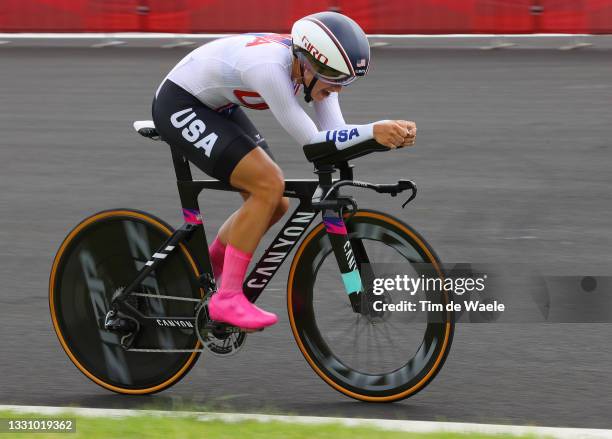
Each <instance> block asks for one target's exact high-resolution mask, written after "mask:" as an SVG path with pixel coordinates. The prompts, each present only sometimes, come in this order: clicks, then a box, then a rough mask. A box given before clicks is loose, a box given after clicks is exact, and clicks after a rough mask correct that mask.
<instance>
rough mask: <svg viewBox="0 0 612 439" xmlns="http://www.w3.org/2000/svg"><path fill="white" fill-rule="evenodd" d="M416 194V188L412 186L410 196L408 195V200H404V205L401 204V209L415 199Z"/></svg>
mask: <svg viewBox="0 0 612 439" xmlns="http://www.w3.org/2000/svg"><path fill="white" fill-rule="evenodd" d="M416 194H417V189H416V186H413V187H412V195H410V198H408V199H407V200H406V202H405V203H404V204H402V209H404V208H406V205H407V204H408V203H410V202H411V201H412V200H414V199H415V198H416Z"/></svg>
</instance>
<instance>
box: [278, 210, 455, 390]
mask: <svg viewBox="0 0 612 439" xmlns="http://www.w3.org/2000/svg"><path fill="white" fill-rule="evenodd" d="M345 221H346V227H347V231H348V234H349V238H350V240H351V242H352V243H353V248H355V247H356V246H355V243H356V241H357V242H361V243H362V244H363V247H364V248H365V249H366V253H367V255H368V257H369V256H371V255H373V254H375V253H376V254H379V253H380V254H384V255H390V256H391V257H392V258H391V259H392V260H393V262H394V263H397V262H398V261H399V262H401V263H402V264H406V265H405V266H406V267H412V266H413V265H412V263H419V262H422V263H427V264H431V265H429V266H430V267H433V268H434V269H435V272H434V275H435V276H437V277H439V278H440V279H443V273H442V269H441V267H440V263H439V260H438V257H437V256H436V254H435V253H434V251H433V249H432V248H431V247H430V246H429V245H428V244H427V242H426V241H425V240H424V239H423V238H422V237H421V236H420V235H419V234H418V233H417V232H416V231H414V230H413V229H412V228H411V227H410V226H408V225H406V224H404V223H403V222H401V221H400V220H398V219H395V218H393V217H391V216H389V215H387V214H384V213H380V212H376V211H370V210H358V211H357V212H356V213H355V214H354V215H353V216H352V217H349V216H348V215H345ZM356 256H357V259H358V263H361V262H372V263H373V264H374V263H377V262H379V261H377V260H372V259H371V258H370V260H369V261H360V260H359V255H358V254H357V252H356ZM326 258H331V260H328V261H329V262H328V263H327V264H325V260H326ZM408 264H410V265H408ZM403 266H404V265H402V267H403ZM361 271H362V278H363V276H364V271H363V269H362V270H361ZM364 285H367V282H366V283H364ZM363 294H364V295H363V296H361V297H362V298H365V297H366V294H365V293H363ZM377 297H378V296H377ZM439 297H440V299H439V300H440V301H441V302H445V303H448V300H449V297H448V293H441V295H440V296H439ZM287 308H288V313H289V321H290V324H291V329H292V331H293V335H294V337H295V340H296V342H297V345H298V347H299V349H300V351H301V352H302V354H303V355H304V358H305V359H306V361H307V362H308V364H309V365H310V366H311V367H312V369H313V370H314V371H315V372H316V373H317V375H319V376H320V377H321V378H322V379H323V380H324V381H325V382H326V383H327V384H329V385H330V386H331V387H333V388H334V389H335V390H337V391H339V392H341V393H343V394H345V395H347V396H349V397H351V398H355V399H358V400H361V401H368V402H393V401H398V400H401V399H404V398H407V397H410V396H412V395H414V394H416V393H417V392H419V391H420V390H422V389H423V388H425V386H427V385H428V384H429V383H431V381H432V380H433V379H434V377H435V376H436V374H437V373H438V372H439V371H440V369H441V368H442V366H443V364H444V361H445V359H446V356H447V355H448V353H449V350H450V347H451V343H452V338H453V333H454V321H453V319H452V314H450V313H447V312H443V313H439V314H438V315H437V318H431V316H432V315H433V314H430V313H426V314H425V316H424V317H425V318H424V319H423V322H421V323H418V322H415V321H404V320H406V319H408V320H409V319H411V318H413V317H408V314H411V313H398V312H392V313H387V314H386V315H385V316H386V317H385V318H381V317H376V318H372V317H371V315H366V314H360V313H355V312H353V309H352V308H351V306H350V304H349V300H348V299H347V297H346V293H345V292H344V288H343V285H342V283H341V281H340V274H339V271H338V266H337V263H336V261H335V258H334V256H333V252H332V249H331V244H330V240H329V237H328V236H327V233H326V231H325V227H324V225H323V224H322V223H321V224H318V225H317V226H316V227H314V228H313V229H312V230H311V231H310V232H309V233H308V235H307V236H306V238H304V240H303V242H302V243H301V244H300V246H299V248H298V249H297V251H296V255H295V258H294V259H293V262H292V264H291V269H290V272H289V279H288V284H287ZM398 315H402V317H398ZM440 316H442V318H440ZM394 318H397V319H404V320H402V321H401V322H400V323H401V324H402V325H403V326H402V328H404V329H401V330H399V331H397V330H396V329H395V328H397V326H393V327H392V326H391V323H392V319H394ZM351 322H354V323H352V324H353V327H355V326H356V327H357V329H355V331H354V332H351V331H352V330H353V329H354V328H353V327H351V326H350V325H351ZM360 322H361V323H360ZM363 322H365V323H364V324H363V325H361V324H362V323H363ZM395 322H397V320H394V321H393V324H394V325H396V323H395ZM360 325H361V326H360ZM419 325H420V328H418V329H416V330H415V327H416V326H419ZM359 328H361V329H359ZM390 328H391V330H390ZM370 331H371V332H370ZM377 333H378V334H381V333H382V334H383V335H384V334H385V333H386V334H387V336H389V335H391V333H397V336H398V338H399V340H400V342H399V343H398V344H397V345H396V344H395V343H393V340H390V342H391V343H387V344H389V346H386V345H384V344H381V343H378V344H377V343H376V340H375V343H374V345H373V346H372V345H371V344H369V343H370V339H371V338H373V337H374V336H375V335H376V334H377ZM351 334H355V337H354V338H355V340H354V344H353V345H348V346H347V345H346V344H347V342H348V341H350V340H351ZM367 337H370V338H367ZM387 347H388V349H387V350H388V352H382V351H383V350H384V349H385V348H387ZM413 348H414V350H413ZM363 351H366V354H365V356H362V357H360V355H361V352H363ZM364 358H365V367H364V365H363V363H364V361H363V359H364Z"/></svg>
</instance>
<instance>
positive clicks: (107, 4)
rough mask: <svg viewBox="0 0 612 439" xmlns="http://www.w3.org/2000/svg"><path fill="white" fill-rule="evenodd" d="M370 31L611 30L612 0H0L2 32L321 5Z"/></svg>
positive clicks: (143, 25) (214, 29)
mask: <svg viewBox="0 0 612 439" xmlns="http://www.w3.org/2000/svg"><path fill="white" fill-rule="evenodd" d="M328 9H333V10H339V11H341V12H344V13H346V14H347V15H349V16H351V17H353V18H354V19H355V20H357V22H359V23H360V24H361V25H362V27H363V28H364V29H365V30H366V32H367V33H374V34H376V33H384V34H404V33H424V34H441V33H533V32H547V33H551V32H563V33H612V0H462V1H459V0H311V1H309V2H308V3H302V2H296V1H288V0H284V1H283V0H238V1H226V0H0V32H121V31H124V32H180V33H223V32H247V31H272V32H287V31H288V30H289V29H290V27H291V23H293V21H295V20H296V19H297V18H299V17H301V16H304V15H307V14H309V13H312V12H316V11H322V10H328Z"/></svg>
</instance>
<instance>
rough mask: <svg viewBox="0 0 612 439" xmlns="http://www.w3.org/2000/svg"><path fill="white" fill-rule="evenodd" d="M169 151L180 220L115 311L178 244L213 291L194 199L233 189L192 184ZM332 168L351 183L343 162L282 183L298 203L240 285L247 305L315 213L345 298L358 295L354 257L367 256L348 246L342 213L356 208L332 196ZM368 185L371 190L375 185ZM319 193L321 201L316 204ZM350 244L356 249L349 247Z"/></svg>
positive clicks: (186, 167)
mask: <svg viewBox="0 0 612 439" xmlns="http://www.w3.org/2000/svg"><path fill="white" fill-rule="evenodd" d="M170 149H171V152H172V161H173V164H174V170H175V172H176V177H177V185H178V192H179V196H180V200H181V206H182V211H183V218H184V220H185V222H184V224H183V225H182V226H181V227H180V228H178V229H177V230H176V231H175V232H174V233H173V234H172V236H171V237H170V238H168V240H167V241H166V242H165V243H164V244H163V245H162V246H160V248H159V249H157V250H156V251H155V253H154V254H153V255H152V256H151V258H150V260H149V261H147V263H146V264H145V266H144V267H143V268H142V269H141V270H140V272H139V273H138V274H137V276H136V278H135V279H134V280H133V281H132V283H131V284H130V285H128V286H127V287H126V288H125V289H123V290H122V291H121V292H120V293H118V294H117V295H116V296H115V297H114V298H113V300H112V304H111V307H112V308H113V309H117V307H118V304H119V303H121V302H124V301H125V300H126V299H127V298H128V297H129V295H130V293H132V292H133V291H134V289H135V288H136V287H137V286H138V285H139V284H140V283H141V282H142V281H143V280H144V279H145V278H146V277H147V276H148V275H149V274H150V273H151V272H152V271H153V270H155V269H156V268H158V267H159V266H160V265H161V264H163V261H164V260H165V258H166V257H167V256H168V255H169V254H170V253H171V252H173V251H174V250H175V248H176V247H177V246H178V245H179V244H180V243H183V242H188V243H189V248H190V250H191V252H192V253H193V255H194V256H195V258H194V259H195V262H196V264H197V266H198V270H199V272H200V274H201V276H200V283H201V285H202V286H203V287H204V288H205V290H207V293H208V292H210V291H211V290H212V291H213V292H214V290H216V285H215V282H214V275H213V272H212V266H211V263H210V255H209V253H208V242H207V239H206V233H205V230H204V221H203V217H202V213H201V211H200V207H199V203H198V196H199V195H200V193H201V192H202V190H204V189H212V190H221V191H232V192H239V190H238V189H236V188H234V187H232V186H230V185H228V184H225V183H223V182H221V181H218V180H193V177H192V174H191V168H190V164H189V161H188V160H187V159H186V158H185V157H184V156H183V155H182V154H180V152H178V151H177V150H176V149H175V148H174V147H171V148H170ZM337 169H338V170H340V181H341V182H342V183H343V184H350V183H352V182H353V172H352V165H349V164H348V163H347V162H343V163H340V164H337V165H334V166H331V165H326V166H315V173H316V174H318V177H319V178H318V179H293V180H291V179H290V180H285V192H284V196H286V197H289V198H295V199H298V200H299V204H298V206H297V207H296V208H295V210H294V211H293V213H292V214H291V216H290V217H289V218H288V219H287V221H286V222H285V224H284V225H283V227H282V229H281V230H280V231H279V232H278V234H277V235H276V237H275V238H274V240H273V241H272V243H271V244H270V245H269V246H268V248H267V249H266V251H265V252H264V254H263V255H262V256H261V258H260V259H259V261H258V262H257V263H256V264H255V267H254V268H253V269H252V270H251V272H250V274H249V275H248V276H247V277H246V279H245V281H244V284H243V291H244V294H245V295H246V296H247V297H248V298H249V300H250V301H251V302H255V301H256V300H257V298H258V297H259V295H260V294H261V293H262V292H263V290H264V289H265V287H266V285H267V284H268V283H269V282H270V280H271V279H272V278H273V277H274V275H275V274H276V272H277V271H278V269H279V268H280V266H281V265H282V264H283V262H284V261H285V259H286V258H287V256H288V255H289V253H291V251H292V249H293V248H294V247H295V245H296V244H297V243H298V242H300V240H301V238H302V237H303V235H304V233H305V232H306V230H307V229H308V227H309V226H310V224H311V223H312V221H313V220H314V219H315V217H316V213H317V211H321V212H322V214H323V222H324V224H325V227H326V230H327V233H328V234H329V236H330V240H331V244H332V248H333V250H334V254H335V256H336V260H337V261H338V266H339V268H340V272H341V274H342V280H343V282H344V284H345V288H346V291H347V293H348V294H349V295H350V296H356V295H354V294H352V293H358V292H360V291H361V289H362V282H361V278H360V275H359V271H358V269H357V263H356V256H357V260H359V261H360V262H361V261H368V258H367V255H366V254H365V249H364V248H363V246H362V245H361V243H360V242H357V243H353V244H352V243H351V241H350V240H349V238H348V234H347V230H346V226H345V225H344V220H343V217H342V210H343V208H344V207H346V206H349V205H350V206H352V207H353V209H355V210H356V208H357V205H356V204H355V202H354V200H353V199H352V198H350V197H338V196H337V189H334V188H333V187H332V186H333V185H334V182H333V180H332V174H333V173H334V172H335V171H336V170H337ZM337 183H338V182H336V184H337ZM354 183H355V186H359V187H368V185H370V184H369V183H362V182H354ZM370 186H372V187H371V188H372V189H374V188H375V187H376V186H375V185H370ZM323 195H326V197H325V198H324V200H322V201H321V203H319V204H317V201H318V200H320V199H321V197H322V196H323ZM355 244H356V246H357V248H355V249H353V247H354V246H355ZM351 303H352V304H354V303H357V301H356V300H355V298H354V297H351ZM354 306H355V305H354Z"/></svg>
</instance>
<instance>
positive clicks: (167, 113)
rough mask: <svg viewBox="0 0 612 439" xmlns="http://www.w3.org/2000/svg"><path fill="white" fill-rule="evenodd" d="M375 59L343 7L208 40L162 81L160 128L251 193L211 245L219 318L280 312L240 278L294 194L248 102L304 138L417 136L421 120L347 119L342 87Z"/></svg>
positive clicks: (200, 162) (210, 170) (269, 320)
mask: <svg viewBox="0 0 612 439" xmlns="http://www.w3.org/2000/svg"><path fill="white" fill-rule="evenodd" d="M369 64H370V47H369V44H368V40H367V38H366V35H365V34H364V32H363V30H362V29H361V28H360V27H359V25H358V24H357V23H355V22H354V21H353V20H351V19H350V18H348V17H346V16H345V15H342V14H340V13H336V12H320V13H317V14H313V15H309V16H307V17H304V18H302V19H300V20H298V21H297V22H295V23H294V25H293V28H292V31H291V36H290V37H289V36H288V35H279V34H267V33H266V34H243V35H235V36H231V37H227V38H221V39H218V40H215V41H212V42H210V43H208V44H205V45H203V46H201V47H199V48H197V49H195V50H194V51H192V52H191V53H189V54H188V55H187V56H185V57H184V58H183V59H182V60H181V61H180V62H179V63H178V64H177V65H176V66H175V67H174V68H173V69H172V70H171V71H170V73H168V75H167V76H166V78H165V79H164V81H163V82H162V84H161V85H160V86H159V88H158V90H157V92H156V95H155V96H156V97H155V99H154V101H153V120H154V122H155V126H156V127H157V130H158V131H159V133H160V135H161V137H162V138H163V139H164V140H165V141H166V142H168V143H169V144H171V145H173V146H176V147H178V148H179V149H180V151H181V152H182V154H183V155H184V156H185V157H186V158H187V159H188V160H190V161H191V162H193V163H194V164H195V165H196V166H198V167H199V168H200V169H201V170H203V171H204V172H205V173H207V174H208V175H210V176H211V177H214V178H217V179H219V180H221V181H224V182H227V183H230V184H231V185H232V186H234V187H236V188H238V189H240V190H241V194H242V196H243V198H244V204H243V205H242V206H241V207H240V209H238V210H237V211H236V212H234V213H233V214H232V215H231V216H230V217H229V218H228V219H227V220H226V221H225V223H224V224H223V225H222V227H221V228H220V230H219V233H218V235H217V237H216V238H215V240H214V242H213V243H212V244H211V245H210V248H209V252H210V257H211V263H212V266H213V272H214V274H215V277H217V278H218V277H219V276H221V274H222V278H221V285H220V288H219V291H218V292H217V293H216V294H214V295H213V296H212V298H211V300H210V303H209V315H210V318H211V319H212V320H215V321H222V322H226V323H229V324H232V325H234V326H237V327H241V328H246V329H260V328H263V327H266V326H270V325H273V324H274V323H276V322H277V320H278V319H277V316H276V315H275V314H273V313H270V312H266V311H264V310H262V309H260V308H258V307H257V306H255V305H254V304H252V303H251V302H250V301H249V300H248V299H247V298H246V297H245V296H244V294H243V292H242V283H243V281H244V277H245V274H246V270H247V267H248V265H249V262H250V260H251V257H252V254H253V252H254V251H255V249H256V247H257V245H258V243H259V241H260V239H261V237H262V236H263V234H264V233H265V232H266V231H267V229H268V228H269V227H270V226H271V225H272V224H274V223H275V222H276V221H278V220H279V219H280V218H281V217H282V216H283V215H284V214H285V212H286V211H287V209H288V205H289V201H288V199H287V198H285V197H283V191H284V178H283V174H282V171H281V170H280V168H279V167H278V165H277V164H276V163H275V160H274V157H273V155H272V154H271V152H270V149H269V147H268V144H267V143H266V141H265V139H264V138H263V136H261V134H260V133H259V132H258V130H257V128H255V126H254V125H253V124H252V123H251V121H250V120H249V119H248V117H247V116H246V114H245V113H244V111H243V110H242V108H241V107H246V108H251V109H255V110H264V109H270V110H271V111H272V113H273V115H274V116H275V117H276V119H277V120H278V122H279V123H280V124H281V125H282V127H283V128H284V129H285V130H286V131H287V132H288V133H289V134H290V135H291V136H292V137H293V138H294V139H295V140H296V141H297V142H298V144H300V145H305V144H308V143H316V142H322V141H334V142H335V145H336V147H337V148H338V149H342V148H346V147H348V146H351V145H354V144H356V143H359V142H362V141H364V140H367V139H371V138H374V139H376V141H378V142H379V143H381V144H383V145H386V146H388V147H390V148H395V147H398V146H407V145H412V144H414V142H415V136H416V125H415V124H414V122H410V121H404V120H383V121H379V122H374V123H370V124H366V125H347V124H346V123H345V121H344V118H343V116H342V113H341V111H340V105H339V102H338V93H339V92H340V91H341V90H342V87H343V86H345V85H348V84H350V83H351V82H352V81H353V80H355V79H356V78H357V77H360V76H365V75H366V73H367V71H368V68H369ZM300 88H303V90H304V99H305V101H306V102H309V103H310V102H312V106H313V107H314V113H315V116H316V122H317V123H316V124H315V122H313V120H312V119H311V118H310V117H309V116H308V115H307V113H306V112H305V111H304V110H303V109H302V107H301V106H300V104H299V101H298V98H297V94H298V92H299V89H300Z"/></svg>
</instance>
